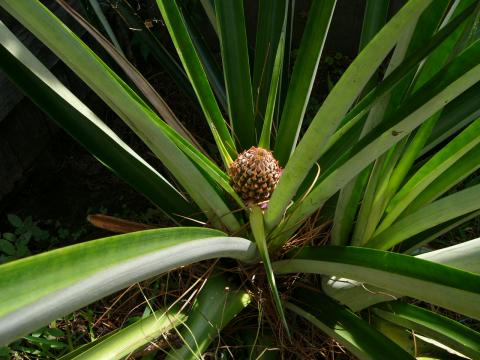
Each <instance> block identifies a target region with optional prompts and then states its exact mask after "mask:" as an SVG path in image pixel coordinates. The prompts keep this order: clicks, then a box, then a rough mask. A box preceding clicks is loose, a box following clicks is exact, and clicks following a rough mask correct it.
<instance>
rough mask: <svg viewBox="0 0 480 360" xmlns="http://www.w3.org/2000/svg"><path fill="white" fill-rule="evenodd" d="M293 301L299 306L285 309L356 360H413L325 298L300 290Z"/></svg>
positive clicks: (291, 305) (392, 343) (290, 304)
mask: <svg viewBox="0 0 480 360" xmlns="http://www.w3.org/2000/svg"><path fill="white" fill-rule="evenodd" d="M294 298H295V299H296V302H297V303H298V305H295V304H292V303H287V305H286V307H287V309H289V310H292V311H293V312H295V313H296V314H298V315H300V316H302V317H304V318H305V319H306V320H308V321H310V322H311V323H312V324H314V325H315V326H317V327H318V328H319V329H320V330H322V331H323V332H325V333H326V334H327V335H329V336H331V337H333V338H334V339H335V340H337V341H338V342H339V343H340V344H342V345H343V346H345V347H346V348H347V349H348V350H349V351H350V352H351V353H352V354H354V355H355V356H356V357H357V358H358V359H362V360H363V359H378V360H383V359H385V356H386V355H387V354H388V358H389V359H413V358H412V356H411V355H409V354H408V353H407V352H405V351H404V350H403V349H402V348H401V347H399V346H398V345H396V344H395V343H394V342H393V341H392V340H390V339H389V338H387V337H386V336H385V335H383V334H382V333H380V332H379V331H377V330H375V328H373V327H372V326H371V325H369V324H368V323H367V322H365V321H364V320H362V319H361V318H359V317H358V316H357V315H356V314H354V313H353V312H351V311H350V310H348V309H346V308H345V307H343V306H341V305H339V304H337V303H336V302H335V301H333V300H332V299H331V298H329V297H328V296H325V295H323V294H320V293H318V292H314V291H312V290H306V289H300V290H298V291H296V292H295V294H294Z"/></svg>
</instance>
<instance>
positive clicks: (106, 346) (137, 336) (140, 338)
mask: <svg viewBox="0 0 480 360" xmlns="http://www.w3.org/2000/svg"><path fill="white" fill-rule="evenodd" d="M186 320H187V316H186V315H185V314H183V313H181V312H179V311H175V310H169V309H166V310H158V311H155V312H154V313H153V314H151V315H150V316H148V317H147V318H145V319H141V320H139V321H137V322H136V323H134V324H132V325H129V326H127V327H125V328H124V329H121V330H119V331H117V332H116V333H114V334H113V335H111V336H109V337H108V338H107V339H105V340H103V341H101V342H99V343H98V344H96V345H94V346H92V347H90V348H88V349H87V350H86V351H84V352H82V353H80V354H78V355H77V356H74V357H72V358H71V359H73V360H90V359H102V360H120V359H124V358H125V357H128V356H129V355H130V354H132V353H133V352H134V351H135V350H137V349H139V348H140V347H142V346H145V345H147V344H149V343H150V342H152V341H155V340H156V339H157V338H158V337H160V336H161V335H162V334H164V333H166V332H167V331H169V330H170V329H172V328H176V327H179V326H180V325H181V324H182V323H184V322H185V321H186Z"/></svg>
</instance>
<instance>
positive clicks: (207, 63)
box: [179, 0, 228, 112]
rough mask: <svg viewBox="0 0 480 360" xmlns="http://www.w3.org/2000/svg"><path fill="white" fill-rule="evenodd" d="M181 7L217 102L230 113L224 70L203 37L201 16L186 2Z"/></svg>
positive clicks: (180, 4)
mask: <svg viewBox="0 0 480 360" xmlns="http://www.w3.org/2000/svg"><path fill="white" fill-rule="evenodd" d="M208 1H210V0H208ZM212 3H213V0H212ZM179 6H181V12H182V15H183V19H184V20H185V25H186V28H187V30H188V34H189V35H190V38H191V39H192V43H193V45H194V47H195V50H196V52H197V54H198V58H199V60H200V63H201V64H202V66H203V68H204V69H205V74H206V76H207V79H208V80H209V82H210V85H211V87H212V90H213V92H214V94H215V95H216V96H217V100H218V102H219V104H220V106H221V108H222V110H224V112H228V105H227V94H226V90H225V81H224V78H223V73H222V69H221V67H220V66H219V65H218V62H217V59H216V55H215V54H214V53H213V52H212V51H211V50H210V47H209V44H208V43H207V40H206V39H205V38H204V36H203V35H202V33H203V31H202V30H203V29H202V27H203V26H205V24H204V23H202V22H201V21H200V20H199V16H198V14H197V13H196V12H195V8H194V7H191V6H189V5H188V3H187V2H186V1H180V3H179ZM215 22H216V19H215Z"/></svg>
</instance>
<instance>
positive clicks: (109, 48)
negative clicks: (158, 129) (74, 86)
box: [57, 0, 201, 149]
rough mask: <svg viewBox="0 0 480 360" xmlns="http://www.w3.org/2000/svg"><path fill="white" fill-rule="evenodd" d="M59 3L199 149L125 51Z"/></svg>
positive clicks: (172, 124)
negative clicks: (126, 55)
mask: <svg viewBox="0 0 480 360" xmlns="http://www.w3.org/2000/svg"><path fill="white" fill-rule="evenodd" d="M57 1H58V3H59V4H60V5H61V6H62V7H63V8H64V9H65V10H66V11H67V12H68V13H69V14H70V15H71V16H72V17H73V18H74V19H75V20H76V21H77V22H78V23H79V24H80V25H81V26H82V27H83V28H84V29H85V30H87V31H88V33H89V34H90V35H91V36H92V37H93V38H95V40H97V42H98V43H99V44H100V45H101V46H102V47H103V48H104V49H105V51H106V52H107V53H108V54H109V55H110V56H111V57H112V59H113V60H115V62H116V63H117V64H118V66H120V68H121V69H122V70H123V71H124V73H125V74H126V75H127V76H128V78H129V79H130V80H131V81H132V82H133V83H134V84H135V86H136V87H137V89H138V90H140V91H141V92H142V94H143V95H144V96H145V98H146V99H147V101H148V102H149V103H150V104H152V106H153V107H154V109H155V110H156V111H157V112H158V114H159V115H160V116H161V117H162V118H163V120H165V122H166V123H167V124H169V125H170V126H171V127H173V128H174V129H175V130H176V131H177V132H178V133H179V134H181V135H182V136H183V137H185V138H186V139H188V140H189V141H190V142H191V143H192V144H194V145H195V146H196V147H197V148H198V149H201V146H200V144H199V143H198V142H197V140H196V139H195V138H194V137H193V135H192V134H191V133H190V132H189V131H188V130H187V129H186V128H185V126H184V125H183V124H182V123H181V122H180V121H179V120H178V119H177V117H176V115H175V113H174V112H173V111H172V110H171V109H170V108H169V106H168V105H167V103H166V102H165V101H164V100H163V99H162V98H161V97H160V95H159V94H158V93H157V91H156V90H155V89H154V88H153V86H152V85H150V83H149V82H148V81H147V80H146V79H145V78H144V77H143V75H142V74H141V73H140V71H138V70H137V69H136V68H135V66H133V64H132V63H130V62H129V61H128V60H127V59H126V58H125V56H124V55H123V53H121V52H119V51H118V49H116V48H115V47H114V46H113V45H112V44H110V43H109V42H108V41H107V39H105V38H104V37H103V35H102V34H101V33H100V32H98V31H97V30H96V29H95V28H94V27H93V26H92V25H91V24H90V23H88V22H87V21H86V20H85V19H84V18H83V17H82V16H81V15H80V14H79V13H78V12H77V11H75V9H74V8H73V7H71V6H70V5H69V4H68V3H67V2H65V1H64V0H57Z"/></svg>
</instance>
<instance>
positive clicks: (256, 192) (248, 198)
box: [228, 146, 282, 205]
mask: <svg viewBox="0 0 480 360" xmlns="http://www.w3.org/2000/svg"><path fill="white" fill-rule="evenodd" d="M228 175H229V176H230V180H231V183H232V185H233V188H234V189H235V191H236V192H237V193H238V194H239V195H240V196H241V197H242V199H243V201H245V203H246V204H247V205H253V204H258V203H264V204H265V203H266V201H268V199H270V196H271V195H272V192H273V190H274V189H275V186H277V183H278V181H279V179H280V176H281V175H282V168H281V167H280V165H278V161H277V160H276V159H275V158H274V157H273V155H272V152H271V151H268V150H266V149H263V148H259V147H255V146H252V147H251V148H250V149H248V150H245V151H244V152H242V153H241V154H240V155H238V158H237V159H236V160H235V161H234V162H233V163H232V164H231V165H230V166H229V168H228Z"/></svg>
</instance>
